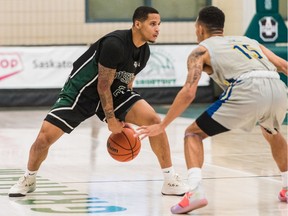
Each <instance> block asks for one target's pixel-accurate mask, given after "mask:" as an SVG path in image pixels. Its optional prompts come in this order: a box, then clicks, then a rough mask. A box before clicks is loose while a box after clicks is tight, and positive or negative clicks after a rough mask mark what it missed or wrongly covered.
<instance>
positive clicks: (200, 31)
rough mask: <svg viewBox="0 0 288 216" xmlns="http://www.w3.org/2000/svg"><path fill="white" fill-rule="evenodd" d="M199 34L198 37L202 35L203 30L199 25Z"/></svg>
mask: <svg viewBox="0 0 288 216" xmlns="http://www.w3.org/2000/svg"><path fill="white" fill-rule="evenodd" d="M199 33H200V35H204V28H203V26H202V25H199Z"/></svg>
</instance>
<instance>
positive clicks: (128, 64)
mask: <svg viewBox="0 0 288 216" xmlns="http://www.w3.org/2000/svg"><path fill="white" fill-rule="evenodd" d="M110 42H114V45H115V44H117V52H113V50H111V52H110V51H109V43H110ZM111 46H112V45H111ZM104 49H105V50H104ZM107 49H108V50H107ZM118 49H119V50H118ZM102 52H103V53H105V56H101V55H102ZM115 53H117V55H118V57H117V56H114V57H113V58H114V59H115V58H116V59H118V60H119V59H120V61H119V62H116V65H115V63H113V62H109V58H110V57H111V56H112V55H115ZM103 55H104V54H103ZM110 55H111V56H110ZM149 56H150V49H149V46H148V44H147V43H145V44H144V45H142V46H141V47H139V48H137V47H135V45H134V43H133V41H132V30H131V29H129V30H116V31H114V32H111V33H109V34H107V35H105V36H104V37H102V38H101V39H99V40H98V41H96V42H95V43H94V44H92V45H91V46H90V48H89V49H88V50H87V51H86V52H85V53H84V54H83V55H82V56H80V57H79V58H78V59H77V60H76V61H75V62H74V64H73V70H72V72H71V74H70V77H71V76H74V75H75V73H77V71H79V70H81V68H82V67H83V65H85V64H88V63H89V62H90V63H91V61H92V62H93V64H94V68H95V71H94V73H95V76H97V75H98V62H99V59H101V58H102V59H104V60H103V62H105V64H102V62H101V61H100V63H101V64H102V65H103V66H106V67H108V68H114V69H116V76H115V80H114V82H113V84H112V87H111V90H112V92H113V91H114V90H116V88H118V86H119V85H122V86H125V87H127V84H128V83H129V82H130V81H131V80H132V79H133V78H134V76H135V75H136V74H138V73H139V72H140V71H141V70H142V69H143V68H144V67H145V66H146V64H147V61H148V59H149ZM106 58H107V59H106ZM105 59H106V60H105ZM82 75H83V74H82Z"/></svg>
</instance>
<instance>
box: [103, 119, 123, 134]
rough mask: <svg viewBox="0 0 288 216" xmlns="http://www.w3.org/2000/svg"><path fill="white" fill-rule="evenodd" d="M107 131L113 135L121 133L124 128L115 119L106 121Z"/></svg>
mask: <svg viewBox="0 0 288 216" xmlns="http://www.w3.org/2000/svg"><path fill="white" fill-rule="evenodd" d="M107 123H108V129H109V131H111V132H112V133H114V134H117V133H121V132H122V130H123V127H124V126H125V123H124V122H121V121H119V120H118V119H116V118H110V119H107Z"/></svg>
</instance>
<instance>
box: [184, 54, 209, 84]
mask: <svg viewBox="0 0 288 216" xmlns="http://www.w3.org/2000/svg"><path fill="white" fill-rule="evenodd" d="M205 53H206V51H195V52H192V53H191V54H190V55H189V57H188V61H187V68H188V75H187V80H186V83H188V84H190V86H192V85H193V84H194V83H195V82H196V81H197V80H198V79H199V78H200V77H201V73H202V70H203V60H202V58H201V57H202V56H203V55H204V54H205Z"/></svg>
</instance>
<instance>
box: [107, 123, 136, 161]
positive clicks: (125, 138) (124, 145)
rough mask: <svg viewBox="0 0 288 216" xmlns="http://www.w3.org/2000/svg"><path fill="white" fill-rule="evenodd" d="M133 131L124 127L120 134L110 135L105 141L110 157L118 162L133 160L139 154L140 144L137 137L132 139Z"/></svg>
mask: <svg viewBox="0 0 288 216" xmlns="http://www.w3.org/2000/svg"><path fill="white" fill-rule="evenodd" d="M134 133H135V132H134V130H133V129H132V128H129V127H124V128H123V130H122V132H121V133H118V134H111V135H110V136H109V137H108V140H107V151H108V153H109V154H110V156H111V157H112V158H113V159H115V160H117V161H119V162H127V161H131V160H133V159H134V158H135V157H137V155H138V154H139V152H140V149H141V142H140V139H139V137H134Z"/></svg>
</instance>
